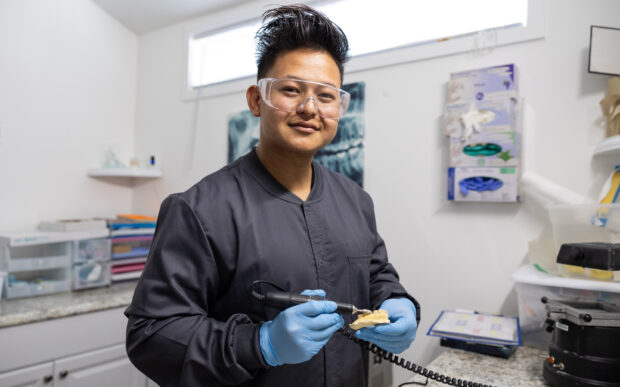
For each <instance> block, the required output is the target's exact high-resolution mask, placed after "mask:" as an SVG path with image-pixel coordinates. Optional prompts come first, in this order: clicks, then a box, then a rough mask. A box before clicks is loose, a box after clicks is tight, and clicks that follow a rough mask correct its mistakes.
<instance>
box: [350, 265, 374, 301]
mask: <svg viewBox="0 0 620 387" xmlns="http://www.w3.org/2000/svg"><path fill="white" fill-rule="evenodd" d="M370 258H371V256H370V255H364V256H356V257H347V259H348V261H349V287H350V290H349V291H350V294H351V302H352V303H353V305H355V306H357V307H358V308H370V306H371V305H369V303H370V294H369V292H370Z"/></svg>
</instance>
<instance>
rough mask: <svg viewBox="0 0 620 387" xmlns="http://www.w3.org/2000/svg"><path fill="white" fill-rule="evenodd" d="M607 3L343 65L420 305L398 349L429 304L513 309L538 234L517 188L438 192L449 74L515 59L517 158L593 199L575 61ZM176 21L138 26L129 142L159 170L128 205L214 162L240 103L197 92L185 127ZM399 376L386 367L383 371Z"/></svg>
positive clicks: (150, 199)
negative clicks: (361, 103) (505, 31)
mask: <svg viewBox="0 0 620 387" xmlns="http://www.w3.org/2000/svg"><path fill="white" fill-rule="evenodd" d="M257 13H258V12H257ZM617 15H620V2H618V1H616V0H596V1H582V0H549V1H548V2H547V24H546V26H547V33H546V37H545V39H544V40H537V41H531V42H526V43H521V44H515V45H511V46H507V47H499V48H496V49H495V50H493V51H492V52H491V53H489V54H486V55H484V56H474V55H472V54H470V53H466V54H458V55H453V56H447V57H441V58H435V59H430V60H424V61H419V62H414V63H407V64H402V65H397V66H389V67H385V68H377V69H373V70H368V71H363V72H358V73H354V74H347V75H346V76H345V78H346V79H345V81H346V82H355V81H364V82H365V83H366V125H367V126H366V128H367V130H366V141H365V145H366V150H365V188H366V189H367V190H368V191H369V192H370V194H371V195H372V196H373V198H374V200H375V205H376V212H377V219H378V226H379V230H380V232H381V233H382V235H383V237H384V239H385V240H386V242H387V246H388V252H389V253H390V259H391V261H392V262H393V263H394V264H395V266H396V267H397V269H398V270H399V272H400V274H401V277H402V281H403V283H404V284H405V286H406V287H407V288H408V289H409V290H410V292H411V293H412V294H414V295H415V296H416V297H418V299H419V300H420V302H421V303H422V307H423V320H422V324H421V326H420V329H419V331H418V332H419V333H418V339H417V340H416V342H415V344H414V345H413V347H412V348H411V349H410V350H408V351H407V352H405V354H404V355H405V357H406V358H408V359H411V360H413V361H416V362H420V363H423V364H425V363H427V362H428V361H429V360H431V359H432V358H433V357H434V356H435V355H437V354H438V353H439V348H438V345H437V342H438V340H437V339H435V338H429V337H427V336H426V332H427V330H428V328H429V325H430V323H432V321H433V319H434V318H435V317H436V316H437V315H438V313H439V312H440V310H442V309H451V308H457V307H459V308H469V309H476V310H481V311H487V312H500V311H501V312H506V313H511V314H516V313H517V309H516V299H515V294H514V287H513V284H512V281H511V280H510V274H511V272H512V271H514V270H515V269H516V268H517V267H518V266H519V265H520V264H521V263H522V262H523V261H524V260H526V252H527V243H528V241H529V240H531V239H534V238H536V237H538V236H539V235H540V234H541V233H542V232H548V230H547V229H545V226H546V215H545V213H544V209H543V207H542V206H541V205H540V204H539V203H537V202H535V201H534V200H528V196H527V195H524V197H523V203H520V204H472V203H469V204H468V203H452V202H448V201H447V200H446V194H445V190H446V167H447V151H446V139H445V138H444V137H443V136H442V135H441V133H440V129H441V128H440V126H441V125H440V123H441V115H442V107H443V105H444V103H445V101H446V83H447V80H448V78H449V74H450V73H451V72H456V71H461V70H467V69H473V68H479V67H485V66H491V65H500V64H506V63H515V64H516V65H517V66H518V68H519V71H520V82H519V87H520V91H521V95H522V96H523V97H524V98H525V101H526V105H525V128H524V130H525V133H524V144H523V149H524V150H523V154H522V155H523V157H524V159H525V160H524V168H525V170H526V171H528V172H534V173H536V174H538V175H540V176H542V177H544V178H547V179H549V180H551V181H552V182H555V183H557V184H559V185H561V186H564V187H566V188H567V189H569V190H571V191H574V192H575V193H577V194H579V195H584V196H590V197H594V196H593V195H594V193H595V191H596V190H597V189H600V185H598V184H599V180H600V178H601V176H603V175H606V174H607V173H609V172H610V169H609V166H610V165H611V163H613V162H614V161H615V160H600V159H598V160H593V159H592V157H591V155H592V150H593V148H594V146H595V145H596V144H597V143H598V142H599V141H600V140H601V139H602V138H603V136H604V128H603V122H602V120H601V112H600V108H599V106H598V103H599V101H600V99H601V98H602V97H603V94H604V90H605V84H606V81H607V79H608V78H607V77H605V76H600V75H592V74H588V73H587V59H586V55H587V48H588V44H589V27H590V25H591V24H595V25H603V26H615V27H618V17H617ZM212 19H213V18H212ZM212 19H209V18H205V19H203V20H205V22H206V23H208V21H209V20H212ZM194 24H195V23H192V25H194ZM188 25H189V23H183V24H178V25H175V26H172V27H169V28H165V29H162V30H159V31H156V32H153V33H150V34H148V35H145V36H142V37H141V38H140V44H139V47H140V48H139V55H138V58H139V59H138V61H139V64H138V90H137V94H138V96H137V111H136V116H137V125H136V137H135V144H136V153H137V154H138V155H140V156H142V157H143V158H146V157H147V156H148V155H149V154H151V153H154V154H157V155H158V158H159V160H160V161H161V166H162V169H163V172H164V176H165V177H164V179H162V180H159V181H153V182H149V183H146V184H144V185H142V186H140V187H137V188H136V190H135V195H134V197H133V210H134V211H136V212H145V213H156V212H157V210H158V206H159V203H160V202H161V200H162V199H163V198H164V197H165V196H166V195H168V194H170V193H172V192H178V191H183V190H185V189H187V188H188V187H190V186H191V185H192V184H194V183H195V182H196V181H197V180H199V179H200V178H201V177H202V176H204V175H206V174H208V173H210V172H213V171H215V170H217V169H219V168H220V167H222V166H223V165H224V164H225V162H226V150H227V119H228V115H229V114H230V113H234V112H238V111H240V110H243V109H245V108H246V103H245V98H244V93H243V92H238V93H233V94H229V95H224V96H220V97H216V98H208V99H203V100H201V101H200V104H199V111H198V115H197V117H198V127H199V132H198V135H197V137H196V139H193V138H192V122H193V121H192V120H193V114H194V109H195V107H196V105H195V103H194V102H183V101H181V99H180V96H181V85H182V84H183V79H182V78H183V73H184V71H183V66H184V65H185V62H184V58H183V55H184V44H185V41H184V28H186V27H187V26H188ZM205 28H208V25H206V26H205ZM472 46H473V44H472ZM192 149H193V150H192ZM192 152H193V154H194V158H193V160H190V155H191V154H192ZM530 198H531V196H530ZM408 377H409V374H408V373H405V372H404V371H403V372H400V371H396V381H403V380H405V379H406V378H408Z"/></svg>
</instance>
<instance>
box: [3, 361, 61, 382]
mask: <svg viewBox="0 0 620 387" xmlns="http://www.w3.org/2000/svg"><path fill="white" fill-rule="evenodd" d="M53 373H54V363H52V362H47V363H43V364H38V365H34V366H31V367H24V368H20V369H18V370H14V371H8V372H4V373H1V374H0V386H2V387H13V386H15V387H17V386H19V387H39V386H52V385H53V383H52V382H53V376H52V375H53Z"/></svg>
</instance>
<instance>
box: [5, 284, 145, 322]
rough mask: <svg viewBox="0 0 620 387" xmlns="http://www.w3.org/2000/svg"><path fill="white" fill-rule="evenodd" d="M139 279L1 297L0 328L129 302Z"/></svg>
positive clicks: (121, 305)
mask: <svg viewBox="0 0 620 387" xmlns="http://www.w3.org/2000/svg"><path fill="white" fill-rule="evenodd" d="M136 284H137V281H129V282H120V283H117V284H113V285H110V286H106V287H101V288H94V289H83V290H74V291H71V292H64V293H56V294H50V295H46V296H37V297H28V298H16V299H11V300H6V299H3V300H1V301H0V328H6V327H10V326H15V325H22V324H28V323H33V322H40V321H45V320H50V319H55V318H61V317H69V316H74V315H78V314H82V313H90V312H97V311H100V310H105V309H112V308H120V307H125V306H127V305H129V303H130V302H131V298H132V297H133V291H134V289H135V287H136Z"/></svg>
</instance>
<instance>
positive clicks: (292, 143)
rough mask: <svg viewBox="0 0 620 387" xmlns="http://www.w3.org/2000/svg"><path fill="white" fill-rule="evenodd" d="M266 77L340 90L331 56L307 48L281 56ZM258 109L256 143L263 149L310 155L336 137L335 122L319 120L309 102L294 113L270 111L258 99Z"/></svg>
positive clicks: (319, 117)
mask: <svg viewBox="0 0 620 387" xmlns="http://www.w3.org/2000/svg"><path fill="white" fill-rule="evenodd" d="M266 77H268V78H296V79H301V80H306V81H314V82H321V83H326V84H329V85H332V86H334V87H340V71H339V70H338V65H337V64H336V62H335V61H334V60H333V59H332V57H331V56H330V55H329V54H327V53H326V52H322V51H312V50H308V49H298V50H294V51H290V52H288V53H285V54H281V55H280V56H279V57H278V58H277V59H276V61H275V63H274V65H273V67H272V68H271V70H270V71H269V72H268V73H267V74H266ZM259 106H260V117H261V120H260V142H261V147H264V149H270V150H272V151H277V152H282V151H283V152H285V153H295V154H306V155H314V153H316V151H318V150H319V149H321V148H323V147H324V146H326V145H327V144H329V143H330V142H331V141H332V140H333V138H334V136H335V135H336V130H337V128H338V120H337V119H329V118H324V117H321V116H320V115H319V114H318V113H317V111H316V108H315V105H314V103H312V102H308V103H306V106H304V108H299V109H297V111H296V112H286V111H282V110H277V109H274V108H272V107H270V106H268V105H267V104H266V103H265V101H263V100H262V99H261V100H260V101H259Z"/></svg>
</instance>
